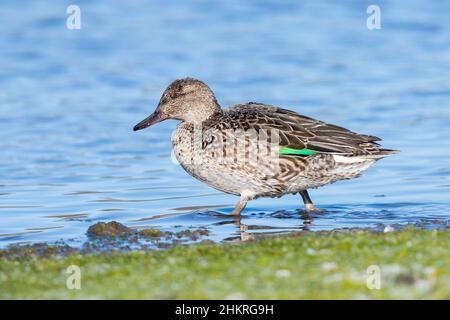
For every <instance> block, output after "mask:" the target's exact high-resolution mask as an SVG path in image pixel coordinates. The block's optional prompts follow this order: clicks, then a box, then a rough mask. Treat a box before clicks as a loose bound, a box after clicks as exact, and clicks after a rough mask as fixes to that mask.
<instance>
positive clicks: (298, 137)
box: [134, 78, 396, 214]
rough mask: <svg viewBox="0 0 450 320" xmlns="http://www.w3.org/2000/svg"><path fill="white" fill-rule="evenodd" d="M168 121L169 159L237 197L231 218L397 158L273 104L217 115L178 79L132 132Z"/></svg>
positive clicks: (193, 85)
mask: <svg viewBox="0 0 450 320" xmlns="http://www.w3.org/2000/svg"><path fill="white" fill-rule="evenodd" d="M166 119H176V120H179V121H181V123H180V124H179V125H178V126H177V128H176V130H175V132H174V133H173V136H172V144H173V149H174V154H175V156H176V158H177V160H178V162H179V163H180V164H181V166H182V167H183V168H184V169H185V170H186V171H187V172H188V173H189V174H190V175H192V176H193V177H194V178H197V179H199V180H200V181H203V182H205V183H206V184H208V185H210V186H211V187H213V188H216V189H218V190H221V191H224V192H227V193H230V194H234V195H239V196H240V200H239V202H238V203H237V205H236V207H235V209H234V210H233V214H240V213H241V211H242V210H243V209H244V208H245V206H246V204H247V202H248V201H249V200H252V199H256V198H259V197H280V196H282V195H284V194H287V193H292V194H294V193H300V195H301V196H302V198H303V202H304V203H305V206H306V209H307V210H308V211H310V210H316V209H315V207H314V205H313V203H312V201H311V199H310V197H309V195H308V191H307V189H310V188H317V187H320V186H323V185H326V184H328V183H333V182H335V181H338V180H343V179H352V178H356V177H358V176H359V175H360V174H361V173H362V172H363V171H364V170H366V169H367V168H369V167H370V166H371V165H372V164H373V163H374V162H375V161H377V160H379V159H381V158H383V157H385V156H387V155H390V154H393V153H396V151H395V150H388V149H382V148H381V147H380V145H379V144H378V143H377V142H376V141H379V140H380V139H379V138H377V137H374V136H369V135H363V134H358V133H355V132H352V131H350V130H347V129H345V128H342V127H338V126H335V125H332V124H328V123H325V122H322V121H319V120H315V119H312V118H309V117H306V116H302V115H299V114H298V113H296V112H294V111H290V110H286V109H282V108H279V107H276V106H270V105H266V104H262V103H255V102H249V103H246V104H239V105H236V106H233V107H231V108H229V109H225V110H222V108H221V107H220V105H219V103H218V102H217V100H216V97H215V96H214V93H213V92H212V91H211V89H210V88H209V87H208V86H207V85H206V84H205V83H203V82H202V81H200V80H196V79H192V78H186V79H181V80H175V81H174V82H172V83H171V84H170V85H169V87H168V88H167V89H166V90H165V91H164V93H163V95H162V97H161V100H160V101H159V104H158V106H157V108H156V110H155V112H154V113H153V114H151V115H150V116H149V117H147V118H146V119H144V120H143V121H141V122H140V123H138V124H137V125H136V126H135V127H134V130H135V131H136V130H140V129H144V128H147V127H149V126H151V125H153V124H155V123H158V122H161V121H163V120H166Z"/></svg>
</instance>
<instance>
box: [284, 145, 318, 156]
mask: <svg viewBox="0 0 450 320" xmlns="http://www.w3.org/2000/svg"><path fill="white" fill-rule="evenodd" d="M278 153H279V154H292V155H299V156H311V155H314V154H317V153H318V152H317V151H314V150H311V149H293V148H287V147H281V148H280V150H278Z"/></svg>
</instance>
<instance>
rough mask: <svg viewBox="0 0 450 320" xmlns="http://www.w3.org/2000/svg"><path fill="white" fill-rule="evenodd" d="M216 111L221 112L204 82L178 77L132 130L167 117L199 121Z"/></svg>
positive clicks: (142, 127)
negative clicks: (151, 111) (149, 112)
mask: <svg viewBox="0 0 450 320" xmlns="http://www.w3.org/2000/svg"><path fill="white" fill-rule="evenodd" d="M218 112H222V111H221V108H220V105H219V104H218V103H217V99H216V97H215V96H214V93H213V92H212V91H211V89H210V88H209V87H208V86H207V85H206V84H205V83H204V82H202V81H200V80H197V79H193V78H185V79H179V80H175V81H173V82H172V83H171V84H170V85H169V86H168V87H167V89H166V90H165V91H164V93H163V95H162V97H161V100H159V103H158V106H157V107H156V109H155V112H153V113H152V114H151V115H150V116H148V117H147V118H145V119H144V120H142V121H141V122H139V123H138V124H137V125H135V126H134V128H133V130H134V131H137V130H141V129H145V128H147V127H150V126H151V125H154V124H156V123H158V122H161V121H164V120H167V119H175V120H181V121H183V122H188V123H201V122H203V121H205V120H206V119H208V118H209V117H211V116H212V115H213V114H215V113H218Z"/></svg>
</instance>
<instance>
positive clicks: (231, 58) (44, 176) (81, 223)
mask: <svg viewBox="0 0 450 320" xmlns="http://www.w3.org/2000/svg"><path fill="white" fill-rule="evenodd" d="M72 3H74V2H73V1H47V2H46V1H12V0H11V1H2V3H1V4H0V21H1V23H0V152H1V153H0V246H6V245H8V244H13V243H26V242H40V241H49V242H54V241H58V240H64V241H66V242H68V243H70V244H73V245H80V244H81V243H82V242H83V241H84V240H85V237H86V236H85V232H86V229H87V228H88V227H89V226H90V225H92V224H94V223H96V222H98V221H111V220H116V221H119V222H121V223H124V224H125V225H127V226H130V227H136V228H141V227H152V228H160V229H163V230H181V229H186V228H198V227H205V228H208V229H209V230H210V232H211V235H210V237H209V238H210V239H212V240H215V241H221V240H224V239H233V238H236V237H238V236H239V226H238V225H237V224H236V223H233V220H232V219H230V218H228V217H227V216H224V215H221V214H227V213H230V212H231V210H232V208H233V206H234V204H235V202H236V201H237V197H235V196H231V195H226V194H223V193H220V192H218V191H216V190H214V189H211V188H209V187H207V186H205V185H203V184H202V183H200V182H198V181H196V180H194V179H193V178H191V177H190V176H189V175H187V174H186V173H185V172H184V171H183V169H182V168H181V167H180V166H178V165H177V164H176V163H174V162H173V161H171V143H170V134H171V131H172V130H173V129H174V128H175V126H176V125H177V123H176V122H175V121H171V122H169V121H167V122H164V123H161V124H158V125H157V126H155V127H152V128H151V129H147V130H144V131H139V132H133V131H132V130H131V129H132V127H133V125H135V124H136V123H137V122H138V121H140V120H142V119H143V118H144V117H145V116H147V115H148V114H150V113H151V112H152V111H153V109H154V107H155V106H156V104H157V101H158V100H159V98H160V95H161V93H162V91H163V90H164V89H165V87H166V86H167V85H168V83H170V82H171V81H172V80H174V79H176V78H180V77H185V76H192V77H196V78H199V79H201V80H203V81H205V82H206V83H208V84H209V85H210V86H211V88H212V89H213V90H214V91H215V93H216V95H217V98H218V100H219V101H220V103H221V104H222V105H223V106H229V105H232V104H236V103H240V102H247V101H260V102H265V103H270V104H275V105H280V106H283V107H285V108H290V109H292V110H295V111H297V112H299V113H302V114H305V115H308V116H312V117H315V118H319V119H321V120H325V121H327V122H331V123H336V124H338V125H341V126H345V127H348V128H350V129H352V130H354V131H357V132H362V133H366V134H372V135H377V136H380V137H382V138H383V139H384V141H383V145H384V146H385V147H387V148H393V149H399V150H401V153H400V154H398V155H395V156H392V157H389V158H386V159H384V160H382V161H380V162H378V163H377V164H376V165H375V166H373V167H372V168H371V169H369V171H367V173H366V174H365V175H364V176H363V177H362V178H359V179H356V180H352V181H343V182H339V183H336V184H333V185H329V186H326V187H323V188H321V189H317V190H313V191H311V196H312V198H313V200H314V201H315V203H316V204H317V205H318V206H319V207H320V208H322V209H325V210H326V213H325V214H322V215H318V216H314V217H313V220H312V221H310V222H309V223H306V221H305V220H304V219H303V218H302V216H301V214H300V213H299V212H298V211H297V210H298V209H301V208H303V204H302V201H301V199H300V197H299V196H285V197H283V198H281V199H259V200H256V201H253V202H251V203H250V204H249V206H248V208H247V210H246V211H245V212H244V216H243V217H242V220H241V223H242V224H244V225H246V226H247V227H248V232H249V233H265V232H268V233H269V232H289V231H295V230H301V229H304V228H307V229H309V230H313V231H314V230H330V229H339V228H344V227H377V226H380V225H381V226H386V225H394V226H401V225H406V224H421V225H425V226H428V225H433V224H437V225H441V226H442V225H443V226H444V227H447V226H448V222H449V217H450V22H449V21H450V20H449V19H448V14H449V12H450V2H443V1H440V2H431V1H425V0H423V1H419V0H417V1H377V4H378V5H379V6H380V8H381V25H382V28H381V29H380V30H368V29H367V27H366V19H367V17H368V15H367V13H366V9H367V6H368V5H369V4H371V3H369V2H367V1H315V0H311V1H284V2H280V1H275V0H274V1H256V0H254V1H240V0H239V1H237V0H236V1H224V2H222V3H213V2H211V1H186V0H183V1H170V2H168V1H138V0H128V1H124V2H123V4H118V2H111V1H76V3H75V4H78V5H79V6H80V8H81V29H80V30H68V29H67V28H66V18H67V16H68V15H67V14H66V8H67V6H68V5H69V4H72ZM218 213H221V214H218Z"/></svg>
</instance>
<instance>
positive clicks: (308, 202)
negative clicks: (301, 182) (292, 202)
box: [299, 190, 321, 211]
mask: <svg viewBox="0 0 450 320" xmlns="http://www.w3.org/2000/svg"><path fill="white" fill-rule="evenodd" d="M299 193H300V195H301V196H302V198H303V203H304V204H305V207H306V211H321V210H320V209H317V208H316V207H314V204H313V202H312V201H311V198H310V197H309V194H308V190H303V191H300V192H299Z"/></svg>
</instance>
